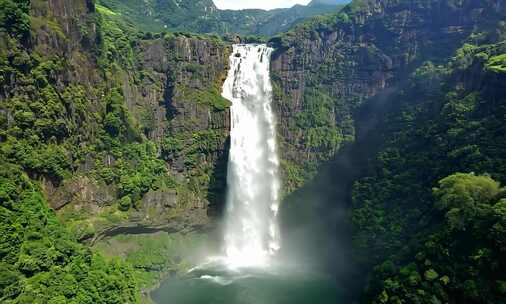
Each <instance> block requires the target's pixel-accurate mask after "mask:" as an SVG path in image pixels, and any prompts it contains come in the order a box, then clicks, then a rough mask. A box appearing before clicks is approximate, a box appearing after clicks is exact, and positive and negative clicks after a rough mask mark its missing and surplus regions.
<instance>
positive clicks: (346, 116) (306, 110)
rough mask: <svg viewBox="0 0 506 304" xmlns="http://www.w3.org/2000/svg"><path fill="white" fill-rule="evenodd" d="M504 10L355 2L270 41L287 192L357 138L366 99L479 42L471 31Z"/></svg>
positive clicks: (480, 5)
mask: <svg viewBox="0 0 506 304" xmlns="http://www.w3.org/2000/svg"><path fill="white" fill-rule="evenodd" d="M505 5H506V4H505V3H504V1H500V0H495V1H494V0H491V1H477V0H466V1H424V2H420V1H389V0H385V1H354V2H353V3H352V4H350V5H349V6H347V7H346V8H345V9H344V10H343V11H342V12H341V13H339V14H337V15H335V16H332V17H326V18H319V19H314V20H312V21H310V22H307V23H305V24H303V25H302V26H299V27H297V28H296V29H294V30H293V31H291V32H288V33H287V34H286V35H284V36H281V37H279V38H275V39H273V40H271V43H272V45H273V46H274V47H275V48H276V52H275V54H274V56H273V59H272V73H273V78H274V82H275V103H276V109H277V112H278V113H279V114H278V115H279V121H280V123H279V125H280V127H279V133H280V138H281V140H282V149H283V152H284V153H283V155H285V160H284V169H285V176H286V183H287V186H288V189H293V188H296V187H297V186H300V185H301V184H302V183H303V182H304V180H307V179H309V178H310V177H311V176H312V175H314V172H315V168H316V166H317V164H318V163H320V162H321V161H325V160H328V159H329V158H330V157H331V156H332V155H333V154H334V153H335V152H336V151H337V150H339V148H340V147H342V145H343V144H345V143H346V142H351V141H353V139H354V137H355V128H354V125H353V117H352V115H353V113H354V111H355V110H356V109H357V106H359V105H360V104H361V103H362V102H363V101H364V100H366V99H367V98H369V97H371V96H375V95H377V94H378V93H379V92H381V91H383V90H385V89H387V88H395V87H396V86H399V85H401V84H402V82H403V80H404V79H406V77H407V76H408V75H409V74H410V73H411V72H412V71H413V70H414V69H415V68H416V67H417V66H419V65H420V64H421V63H422V62H424V61H433V62H435V63H437V62H444V61H445V60H446V59H447V58H448V57H450V56H451V55H453V54H454V52H455V50H456V49H457V48H460V46H461V45H462V43H463V42H464V41H466V40H469V39H473V36H471V34H472V33H473V30H475V29H476V28H478V27H489V28H490V27H494V26H496V25H497V23H498V21H499V20H500V14H501V12H503V11H504V10H505ZM475 38H476V37H475ZM301 163H302V164H304V165H303V166H302V167H301V166H299V165H298V164H301ZM307 172H311V173H310V174H308V173H307Z"/></svg>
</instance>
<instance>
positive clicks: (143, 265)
mask: <svg viewBox="0 0 506 304" xmlns="http://www.w3.org/2000/svg"><path fill="white" fill-rule="evenodd" d="M205 241H206V236H205V235H200V234H197V233H191V234H187V235H182V234H177V233H176V234H169V233H166V232H158V233H155V234H145V235H144V234H138V235H119V236H115V237H112V238H109V239H106V240H102V241H100V242H99V243H97V244H96V245H94V249H95V250H97V251H98V252H101V253H102V254H103V255H105V256H108V257H109V258H110V259H112V260H114V259H116V258H117V257H118V256H121V257H123V260H124V261H125V262H127V263H128V264H129V265H132V267H133V268H134V275H135V277H136V278H137V281H138V282H139V285H140V287H141V288H144V289H150V288H152V287H153V286H155V285H156V284H157V283H158V282H160V280H161V279H163V278H165V277H167V276H169V275H170V274H179V273H181V272H184V271H187V270H188V269H189V267H190V266H191V265H192V264H191V263H192V262H193V261H192V260H191V259H192V258H196V257H192V254H195V252H196V251H198V249H200V247H201V246H203V245H204V244H205Z"/></svg>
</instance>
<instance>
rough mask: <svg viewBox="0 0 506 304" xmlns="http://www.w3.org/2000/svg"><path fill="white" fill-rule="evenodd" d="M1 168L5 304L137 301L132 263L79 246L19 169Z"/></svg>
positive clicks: (0, 268)
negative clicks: (111, 258)
mask: <svg viewBox="0 0 506 304" xmlns="http://www.w3.org/2000/svg"><path fill="white" fill-rule="evenodd" d="M0 168H1V169H0V185H1V186H0V218H1V223H2V225H0V235H1V236H0V300H1V302H2V303H138V301H139V299H138V290H137V285H136V281H135V279H134V274H133V270H132V269H131V268H130V267H129V266H128V265H127V264H124V263H122V262H120V261H118V260H117V259H113V260H111V261H109V262H106V261H105V260H104V258H103V257H102V256H101V255H98V254H94V253H92V252H91V251H90V250H89V249H87V248H85V247H84V246H83V245H80V244H78V243H77V241H76V240H75V238H74V237H73V236H72V234H70V233H69V232H68V231H67V230H66V229H65V228H64V226H62V225H61V223H60V222H59V221H58V220H57V218H56V216H55V214H54V212H53V211H51V210H50V209H49V208H48V207H47V202H46V201H45V199H44V198H43V195H42V193H41V191H40V189H39V188H38V186H37V185H35V184H34V183H33V182H32V181H31V180H30V179H29V178H28V176H27V175H26V174H24V173H23V172H22V171H21V170H20V168H19V167H17V166H15V165H10V164H7V163H2V164H1V166H0Z"/></svg>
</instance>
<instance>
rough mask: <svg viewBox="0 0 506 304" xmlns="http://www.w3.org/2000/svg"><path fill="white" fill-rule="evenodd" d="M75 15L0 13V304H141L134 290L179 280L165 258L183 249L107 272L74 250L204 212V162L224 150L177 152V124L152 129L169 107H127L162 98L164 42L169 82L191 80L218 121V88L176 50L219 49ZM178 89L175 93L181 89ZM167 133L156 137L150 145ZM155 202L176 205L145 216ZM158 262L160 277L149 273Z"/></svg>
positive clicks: (95, 13)
mask: <svg viewBox="0 0 506 304" xmlns="http://www.w3.org/2000/svg"><path fill="white" fill-rule="evenodd" d="M72 5H73V7H72V9H75V11H74V10H73V13H72V16H71V17H69V18H61V12H56V11H52V10H58V9H60V7H58V6H55V7H52V8H49V7H48V4H47V2H46V1H32V9H33V10H35V11H36V13H35V14H34V16H30V14H31V13H32V12H33V11H31V10H30V9H29V7H30V4H29V2H27V1H17V2H14V1H10V0H2V1H0V41H1V42H2V43H0V164H1V166H0V168H1V169H0V176H1V178H0V179H1V184H0V189H1V190H0V203H1V205H0V214H1V215H0V217H1V221H0V231H1V232H2V235H3V237H2V238H1V239H0V302H2V303H4V302H5V303H137V302H139V291H138V285H140V286H141V287H143V288H150V287H152V286H153V285H154V284H156V283H157V280H159V279H160V278H162V276H160V273H166V272H168V271H171V270H174V269H175V268H176V267H179V268H182V267H184V265H183V264H182V263H183V262H182V260H181V261H179V260H177V259H176V258H175V257H172V256H171V257H170V259H168V260H167V262H164V263H159V262H160V261H161V260H160V259H161V257H162V256H163V257H168V256H167V255H161V254H160V253H161V252H162V251H165V250H166V249H168V248H171V249H173V250H172V251H171V252H176V251H177V250H179V249H177V250H176V249H175V248H173V247H177V246H179V245H178V244H179V243H183V242H184V241H183V239H184V237H181V238H180V239H178V240H177V241H176V240H172V239H170V240H165V239H161V241H162V243H161V244H155V243H156V242H155V241H150V242H147V243H145V244H144V243H143V244H142V246H139V247H138V250H137V251H132V252H130V253H129V256H128V258H127V259H126V261H118V260H117V259H115V258H112V257H111V258H110V259H106V260H105V259H104V258H103V257H102V255H100V254H95V253H93V252H92V251H90V250H89V249H87V248H86V246H84V245H81V244H78V243H77V242H78V241H79V240H81V241H82V240H89V239H93V238H94V237H96V236H97V235H98V234H100V233H103V231H104V230H106V229H111V228H112V227H115V226H118V225H125V224H128V223H130V222H136V223H138V222H139V221H142V220H144V219H145V218H149V220H150V221H151V222H150V223H148V224H153V225H154V222H155V221H159V222H157V224H160V223H163V222H164V223H168V222H169V221H170V220H172V219H174V218H177V217H178V216H179V215H180V214H181V213H182V212H185V211H187V210H186V209H185V208H188V209H190V208H195V206H196V205H197V204H199V206H200V205H202V204H203V201H204V200H205V199H206V197H207V196H208V195H211V194H209V192H210V191H209V190H208V188H209V184H210V182H211V181H212V179H213V178H214V177H213V176H212V175H213V170H215V168H213V163H212V161H211V160H209V159H208V162H206V163H203V162H201V159H202V158H206V155H207V154H209V155H210V154H211V153H214V152H215V151H217V150H220V149H222V145H223V144H224V141H225V134H223V132H220V131H219V130H212V131H208V130H203V131H195V132H193V131H191V128H190V129H188V132H187V133H184V134H183V136H179V135H178V136H175V135H174V137H177V140H171V138H173V137H172V136H170V135H168V134H169V133H170V130H169V129H170V126H169V122H167V121H164V122H163V123H165V125H164V126H163V128H160V122H159V121H156V120H155V117H154V116H155V114H156V111H158V109H160V111H161V109H163V107H168V105H166V104H162V102H165V101H163V100H158V99H157V100H154V102H153V103H160V104H157V105H156V106H158V107H159V108H156V109H151V108H145V109H142V110H139V111H138V108H139V105H137V104H136V105H132V104H127V100H128V98H130V99H131V100H132V99H134V98H133V97H132V96H131V94H132V90H131V89H132V88H144V85H146V87H151V88H153V87H154V88H155V89H154V90H153V91H155V92H158V91H156V90H160V88H163V87H164V86H166V85H168V84H166V83H165V80H166V79H160V75H164V74H162V73H159V75H155V74H156V73H155V72H154V71H153V70H152V68H145V67H142V64H143V63H144V62H143V61H142V60H143V59H144V58H143V57H142V55H143V54H142V53H141V52H143V47H145V46H147V45H149V44H151V43H159V44H160V45H161V46H162V47H163V49H162V50H161V52H162V53H163V54H164V55H166V56H167V58H168V61H169V62H168V63H167V64H168V65H169V66H170V70H171V71H175V70H180V71H181V72H182V73H187V74H188V75H190V76H191V77H192V81H194V82H196V81H198V83H199V86H200V87H201V88H202V90H201V91H199V92H198V93H195V94H194V92H189V93H188V95H189V96H185V100H184V102H185V103H188V104H190V105H191V104H194V105H197V106H199V107H202V109H203V110H205V111H207V110H208V109H209V110H211V111H212V112H213V115H214V114H215V115H218V114H216V113H219V112H224V110H225V109H226V108H228V106H229V102H228V101H226V100H224V99H223V98H221V96H220V95H219V93H218V92H219V90H217V89H216V88H217V86H218V82H219V81H220V79H215V78H219V77H220V75H218V76H216V75H213V74H210V71H209V69H207V70H204V72H205V73H202V69H205V68H207V67H208V66H205V65H198V66H197V65H196V64H194V63H190V62H186V58H182V57H181V55H180V52H181V51H179V52H178V50H177V48H176V45H177V43H181V44H182V43H184V42H186V41H183V40H184V39H188V41H191V40H192V39H193V40H197V39H202V40H203V41H202V43H203V44H207V43H209V47H210V48H211V47H217V48H219V50H222V49H226V46H225V44H224V42H223V41H222V40H221V39H219V38H217V37H215V36H210V37H202V36H197V35H193V34H181V33H175V34H168V33H162V34H144V33H141V32H139V31H138V30H137V29H136V28H135V27H134V26H133V25H132V24H131V23H128V21H126V20H125V19H124V18H123V17H122V16H121V15H120V14H118V13H116V12H114V11H111V10H110V9H108V8H106V7H104V6H100V5H98V6H97V8H96V10H95V8H94V5H93V2H92V1H83V2H82V3H81V2H79V3H73V4H72ZM74 5H75V7H74ZM35 15H36V16H35ZM28 41H30V44H29V45H28V44H27V42H28ZM197 42H199V43H200V41H197ZM182 51H186V49H184V50H182ZM223 52H224V53H225V54H226V51H223ZM213 68H214V67H213ZM214 69H216V68H214ZM163 73H165V72H163ZM216 73H217V74H218V73H220V71H219V72H216ZM169 76H170V75H169ZM215 76H216V77H215ZM157 77H159V78H157ZM170 80H171V81H173V80H172V79H170ZM176 86H177V87H176V88H175V89H176V90H177V91H178V92H183V91H184V87H186V85H185V84H184V83H183V84H179V83H178V84H177V85H176ZM129 94H130V95H129ZM162 95H163V92H161V93H160V99H162V98H166V99H172V98H181V96H179V95H178V96H177V97H175V96H168V95H167V96H162ZM157 98H158V97H157ZM153 113H155V114H153ZM167 116H168V115H167ZM167 119H168V117H167ZM156 128H158V129H156ZM160 129H162V131H163V132H162V133H163V134H164V135H163V136H160V137H161V138H159V137H156V136H151V137H150V134H151V133H153V132H155V131H158V130H160ZM164 137H166V138H167V140H163V138H164ZM179 142H180V143H181V144H180V146H178V144H179ZM212 149H214V150H212ZM169 151H170V152H169ZM182 151H189V154H188V158H187V160H185V163H186V164H187V165H186V166H185V168H184V170H187V171H188V173H187V172H186V171H185V172H180V173H178V174H179V175H180V176H184V177H183V178H176V174H175V173H174V171H173V168H171V162H174V161H175V159H179V158H183V157H186V155H181V154H179V153H182ZM190 152H191V153H190ZM186 176H188V178H186ZM217 191H220V190H219V189H218V190H217ZM148 192H153V193H157V194H160V193H161V195H164V194H167V193H169V194H170V195H173V197H174V200H175V201H174V202H173V203H171V206H170V208H169V207H167V208H165V209H166V210H162V212H160V211H159V210H158V209H156V207H152V206H143V199H144V197H145V195H146V193H148ZM176 196H177V198H176ZM48 200H49V201H48ZM49 206H52V207H53V208H55V209H57V211H56V213H55V212H54V211H52V210H50V209H49ZM168 238H172V237H168ZM156 241H159V240H156ZM157 246H162V247H157ZM182 246H183V245H181V247H182ZM178 248H179V247H178ZM143 250H148V251H143ZM149 250H153V252H149ZM2 252H3V253H2ZM155 252H156V253H157V255H158V257H157V259H158V261H154V262H153V263H155V262H156V263H158V264H157V265H158V266H157V267H155V266H153V265H154V264H153V265H148V260H150V259H154V258H155V256H154V253H155ZM177 252H178V253H177V254H178V256H179V257H181V256H182V255H183V254H182V253H181V252H180V251H177ZM150 254H151V256H149V257H148V258H145V257H144V256H148V255H150ZM174 254H175V253H174ZM176 260H177V261H176ZM169 261H170V263H169ZM144 262H145V263H146V265H144V266H142V265H141V264H142V263H144ZM132 265H133V267H132ZM151 266H153V267H151Z"/></svg>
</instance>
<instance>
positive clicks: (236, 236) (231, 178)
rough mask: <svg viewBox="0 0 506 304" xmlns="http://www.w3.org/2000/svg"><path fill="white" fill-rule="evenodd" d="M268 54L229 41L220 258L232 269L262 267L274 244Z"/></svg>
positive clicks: (274, 161) (275, 165)
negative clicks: (226, 154) (228, 109)
mask: <svg viewBox="0 0 506 304" xmlns="http://www.w3.org/2000/svg"><path fill="white" fill-rule="evenodd" d="M271 52H272V49H271V48H269V47H267V46H266V45H244V44H240V45H234V47H233V52H232V54H231V56H230V70H229V72H228V77H227V79H226V81H225V83H224V85H223V94H222V95H223V97H225V98H227V99H228V100H230V101H231V102H232V107H231V121H232V126H231V132H230V140H231V144H230V154H229V162H228V176H227V185H228V192H227V210H226V223H225V254H226V257H225V261H226V263H227V265H228V266H230V267H232V268H241V267H265V266H268V265H269V260H270V259H269V258H270V257H271V256H272V255H274V254H275V253H276V251H277V250H279V248H280V240H279V230H278V224H277V220H276V217H277V213H278V204H279V197H278V195H279V194H278V193H279V189H280V181H279V177H278V175H279V160H278V156H277V151H276V130H275V117H274V114H273V111H272V107H271V101H272V84H271V80H270V75H269V65H270V56H271Z"/></svg>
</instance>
